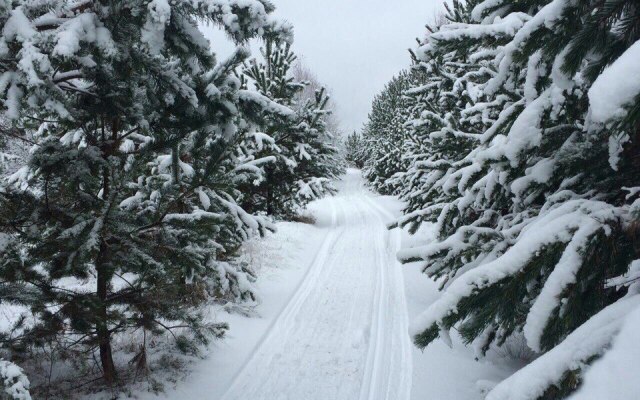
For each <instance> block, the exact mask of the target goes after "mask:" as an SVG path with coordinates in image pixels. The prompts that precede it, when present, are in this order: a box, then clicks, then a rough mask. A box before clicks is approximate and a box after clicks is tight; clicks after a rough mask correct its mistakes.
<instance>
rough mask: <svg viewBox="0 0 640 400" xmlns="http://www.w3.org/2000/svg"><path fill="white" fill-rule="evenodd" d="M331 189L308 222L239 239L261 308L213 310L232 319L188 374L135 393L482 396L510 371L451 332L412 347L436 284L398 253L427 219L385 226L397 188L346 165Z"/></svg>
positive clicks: (476, 399)
mask: <svg viewBox="0 0 640 400" xmlns="http://www.w3.org/2000/svg"><path fill="white" fill-rule="evenodd" d="M337 186H338V188H339V192H338V194H337V195H336V196H334V197H328V198H324V199H322V200H318V201H315V202H312V203H311V204H310V205H309V206H308V210H307V211H306V212H307V213H309V214H311V215H313V217H314V218H315V220H316V223H315V224H314V225H308V224H302V223H290V222H280V223H278V224H277V232H276V233H275V234H273V235H269V236H267V237H266V238H264V239H254V240H252V241H250V242H249V243H248V244H246V245H245V246H244V250H243V254H244V255H243V258H244V260H245V261H246V262H248V263H249V264H250V265H253V266H255V267H256V269H257V272H258V276H259V278H258V280H257V282H255V283H254V284H253V285H254V289H255V291H256V292H257V294H258V296H259V299H260V300H259V302H260V304H259V305H258V306H257V307H256V308H255V310H254V311H255V313H256V314H257V316H256V315H253V316H252V313H251V312H249V313H247V314H248V315H240V314H237V313H229V312H227V311H226V309H225V308H222V309H221V310H217V311H215V312H216V313H217V314H216V320H222V321H226V322H228V323H229V324H230V327H231V329H230V331H229V333H228V336H227V337H226V339H224V340H223V341H222V342H217V343H216V344H214V345H213V346H212V347H211V349H210V351H209V353H208V354H207V356H206V358H205V359H204V360H202V361H200V362H197V363H196V364H195V365H194V366H193V367H192V370H191V371H190V372H189V375H188V377H187V379H186V381H184V382H178V383H176V384H175V386H174V387H168V388H165V389H166V391H165V392H164V393H160V394H151V393H148V392H143V393H135V396H136V398H139V399H157V398H164V399H176V400H177V399H183V398H193V399H200V398H207V399H212V400H215V399H225V400H227V399H255V400H259V399H269V400H280V399H296V400H297V399H305V400H306V399H309V400H312V399H331V400H338V399H345V400H347V399H348V400H356V399H360V400H364V399H370V400H379V399H380V400H384V399H403V400H409V399H413V400H422V399H425V398H434V399H435V398H451V395H452V393H455V396H456V397H455V398H456V399H461V400H481V399H483V396H484V394H485V393H486V392H487V391H488V390H489V389H490V388H492V387H493V386H495V382H499V381H501V380H502V379H504V378H505V377H507V376H508V375H509V374H510V373H511V372H512V370H511V369H509V368H498V367H496V366H495V365H493V364H492V362H491V361H490V360H483V361H476V359H475V355H474V353H473V350H472V349H470V348H468V347H465V346H464V345H463V344H462V341H461V340H460V338H459V337H458V336H456V335H452V348H450V347H448V346H446V345H445V344H444V343H443V342H436V343H434V344H432V345H431V346H429V347H428V348H427V349H426V350H425V351H424V352H421V351H420V350H418V349H417V348H415V347H414V346H412V345H411V343H410V337H409V335H408V333H407V330H408V319H409V318H410V317H413V316H415V315H416V314H417V313H418V312H419V311H420V310H423V309H424V308H425V307H426V306H428V305H429V304H430V303H432V302H434V301H435V300H436V299H437V298H438V297H439V296H440V293H439V291H438V289H437V284H436V283H435V282H434V281H432V280H431V279H430V278H428V277H427V276H426V275H425V274H423V273H422V272H421V271H420V266H419V265H418V264H411V265H409V266H408V267H407V266H400V265H399V264H398V263H397V262H396V261H395V253H396V251H397V250H398V249H399V248H400V247H401V246H402V247H407V246H411V245H412V244H413V243H414V242H415V241H416V240H417V237H419V238H420V240H424V239H425V237H426V238H429V237H433V229H432V228H431V227H429V228H427V229H423V230H422V231H420V232H418V236H416V237H414V236H409V235H408V234H407V233H406V232H401V231H399V230H397V229H396V230H393V231H388V230H387V229H386V224H387V223H389V222H392V221H394V220H395V219H396V218H397V217H398V216H400V214H401V209H402V206H403V204H402V203H401V202H400V201H398V200H397V199H395V198H393V197H380V196H375V195H373V194H372V193H370V192H369V191H367V190H366V189H364V187H363V183H362V178H361V177H360V175H359V172H358V171H355V170H350V171H349V173H348V175H347V176H346V177H345V179H344V180H343V181H342V182H338V184H337Z"/></svg>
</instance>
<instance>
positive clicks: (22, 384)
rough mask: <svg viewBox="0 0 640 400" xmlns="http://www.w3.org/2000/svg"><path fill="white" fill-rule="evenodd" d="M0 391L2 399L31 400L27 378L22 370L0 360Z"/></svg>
mask: <svg viewBox="0 0 640 400" xmlns="http://www.w3.org/2000/svg"><path fill="white" fill-rule="evenodd" d="M0 391H1V392H0V398H2V399H10V400H31V394H30V393H29V378H27V376H26V375H25V374H24V372H23V371H22V368H20V367H18V366H17V365H15V364H14V363H12V362H9V361H5V360H2V359H0ZM2 392H4V393H2Z"/></svg>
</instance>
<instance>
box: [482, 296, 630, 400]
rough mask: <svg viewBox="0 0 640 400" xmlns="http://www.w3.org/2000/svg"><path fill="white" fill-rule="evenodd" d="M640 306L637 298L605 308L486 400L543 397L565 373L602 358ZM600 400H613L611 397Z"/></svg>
mask: <svg viewBox="0 0 640 400" xmlns="http://www.w3.org/2000/svg"><path fill="white" fill-rule="evenodd" d="M639 305H640V295H635V296H631V297H629V298H626V299H623V300H619V301H618V302H616V303H614V304H612V305H610V306H608V307H606V308H605V309H604V310H602V311H600V312H599V313H598V314H596V315H594V316H593V317H591V318H590V319H589V320H588V321H587V322H585V323H584V324H582V325H581V326H580V327H579V328H578V329H576V330H575V331H574V332H573V333H571V334H570V335H569V336H567V338H566V339H565V340H564V341H563V342H562V343H560V344H559V345H557V346H556V347H554V348H553V349H552V350H550V351H549V352H547V353H545V354H544V355H543V356H541V357H540V358H538V359H536V360H534V361H533V362H532V363H531V364H529V365H527V366H526V367H524V368H522V369H521V370H519V371H518V372H516V373H515V374H513V375H512V376H510V377H509V378H507V379H505V380H504V381H502V382H501V383H500V384H498V385H497V386H496V387H495V388H494V389H493V390H492V391H491V392H489V394H488V395H487V398H486V400H535V399H538V398H540V396H542V394H543V393H544V392H545V391H546V389H547V388H548V387H549V386H551V385H554V384H556V383H558V382H559V381H560V380H561V379H562V377H563V376H564V373H565V372H566V371H569V370H578V369H582V368H585V366H586V365H587V362H588V361H589V360H590V359H591V358H592V357H594V356H597V355H600V354H601V353H602V352H603V351H604V350H605V349H606V348H607V347H608V345H609V344H610V343H611V341H612V339H613V337H614V336H615V335H616V334H617V333H618V331H620V328H621V326H622V324H623V322H624V321H625V317H626V316H627V315H628V314H629V313H630V312H631V311H633V310H634V309H637V308H638V306H639ZM634 320H635V318H634ZM636 328H637V327H636ZM632 329H633V328H632ZM627 335H629V334H628V333H625V336H624V337H623V340H624V339H625V338H626V337H627ZM634 337H635V336H634ZM633 347H637V344H636V343H634V344H633V346H631V348H633ZM617 354H619V352H616V353H614V355H613V356H612V357H614V358H615V357H616V355H617ZM603 377H604V376H603ZM615 381H616V383H618V382H621V380H620V377H619V376H617V377H616V380H615ZM616 386H617V385H616ZM609 389H611V386H609ZM600 398H601V399H604V398H606V399H612V397H610V396H608V395H607V396H604V397H600ZM618 398H619V399H623V398H624V399H631V398H633V397H618Z"/></svg>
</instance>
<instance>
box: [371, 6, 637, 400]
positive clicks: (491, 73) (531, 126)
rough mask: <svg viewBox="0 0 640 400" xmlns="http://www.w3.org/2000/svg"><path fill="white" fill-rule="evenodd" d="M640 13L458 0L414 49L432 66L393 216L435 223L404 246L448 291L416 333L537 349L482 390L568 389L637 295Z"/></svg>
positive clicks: (524, 395)
mask: <svg viewBox="0 0 640 400" xmlns="http://www.w3.org/2000/svg"><path fill="white" fill-rule="evenodd" d="M639 13H640V9H639V8H638V6H637V4H635V3H634V2H631V1H613V0H611V1H593V2H571V1H565V0H552V1H524V2H509V1H501V0H497V1H495V0H487V1H484V2H479V1H470V2H467V3H459V2H454V3H453V6H451V7H449V11H448V15H447V18H448V20H449V21H450V22H449V23H448V24H446V25H444V26H442V27H439V28H437V29H433V32H432V33H431V34H429V35H428V37H427V38H426V39H425V40H424V41H422V42H421V45H420V47H419V48H418V50H417V51H415V52H414V60H415V65H414V68H417V69H421V70H423V71H424V72H425V74H426V79H427V82H426V84H422V85H419V86H415V87H413V88H412V89H410V90H408V92H407V93H408V94H409V95H410V96H413V97H415V106H414V107H413V109H412V110H411V112H410V117H409V119H408V121H407V123H406V124H405V126H406V127H407V128H408V129H407V131H408V132H407V136H408V140H406V141H405V143H407V144H408V147H407V149H409V153H408V154H407V155H406V157H407V158H408V159H409V160H410V161H409V162H410V165H409V167H408V170H407V173H406V174H404V176H403V177H402V179H403V182H405V185H406V189H405V190H404V191H403V192H402V197H403V199H405V200H406V201H407V203H408V207H407V209H406V210H405V211H406V213H407V214H406V215H405V216H404V217H403V218H402V219H401V220H400V221H399V222H398V225H400V226H409V227H410V230H411V231H412V232H415V231H417V229H418V228H419V227H420V225H421V224H423V223H425V222H430V223H434V224H435V228H436V231H437V240H436V241H434V242H432V243H429V244H426V245H424V246H420V247H416V248H412V249H407V250H403V251H402V252H401V254H400V258H401V259H402V260H403V261H405V262H409V261H422V262H424V271H425V272H426V273H427V274H429V275H430V276H433V277H434V278H440V282H441V283H442V288H443V291H444V293H443V295H442V297H441V298H439V299H438V300H437V301H436V302H435V303H434V304H432V305H431V306H430V307H429V308H428V309H427V310H425V312H424V313H423V314H422V315H421V316H420V317H419V318H418V319H417V320H416V322H415V323H414V325H413V328H412V332H413V334H414V338H415V341H416V344H417V345H418V346H420V347H424V346H427V345H428V344H429V343H430V342H432V341H433V340H435V339H436V338H437V337H441V338H443V339H445V340H446V339H447V338H448V335H449V331H450V330H451V329H455V330H457V331H458V332H459V333H460V334H461V336H462V337H463V339H465V340H466V341H467V342H468V343H473V344H474V346H475V348H476V349H477V350H478V354H479V355H482V354H484V353H486V352H487V351H488V350H489V349H491V348H492V347H496V346H502V345H503V344H504V343H505V342H506V341H507V340H510V339H512V338H514V337H516V338H520V337H522V338H523V340H525V342H526V344H527V345H528V346H529V348H530V349H531V350H533V351H535V352H536V353H538V354H539V357H538V358H537V359H536V360H535V361H533V362H532V363H531V364H529V365H528V366H526V367H524V368H523V369H522V370H521V371H519V372H518V373H516V374H514V375H513V376H512V377H510V378H508V379H507V380H505V381H504V382H502V383H500V384H499V385H498V386H496V388H495V389H493V390H492V391H491V392H490V393H489V394H488V395H487V399H491V400H498V399H504V400H506V399H514V398H518V399H558V398H564V397H567V396H568V395H569V394H570V393H571V392H573V391H574V390H575V389H576V387H577V386H578V385H579V384H580V382H581V380H582V377H583V374H584V371H585V369H587V368H588V366H589V364H590V363H591V362H592V361H593V360H594V359H596V358H598V357H599V356H600V355H602V354H603V353H604V352H605V351H606V349H607V348H608V346H609V345H610V343H611V340H612V338H613V337H614V336H615V334H616V333H617V332H618V330H619V329H620V326H621V325H622V322H623V321H624V319H625V317H626V315H627V314H628V313H629V312H631V311H632V310H634V309H635V308H637V307H638V305H639V304H640V296H639V289H640V287H638V285H637V283H636V281H637V277H638V274H637V261H634V260H635V259H637V258H638V254H637V243H636V239H635V238H636V237H637V226H638V225H637V218H638V213H637V209H638V199H637V196H638V193H640V191H638V189H637V187H638V178H637V173H636V171H637V152H638V147H637V143H636V142H637V138H638V135H637V132H638V127H639V126H640V120H639V118H640V114H639V113H638V104H640V103H639V100H640V97H638V96H639V95H640V89H638V85H636V82H637V80H638V78H637V76H638V75H637V73H636V71H637V70H638V69H637V67H635V65H637V59H638V55H639V51H640V50H638V49H640V45H639V44H638V43H639V42H638V39H640V34H639V33H638V32H639V31H638V29H637V26H638V24H639V23H640V14H639ZM632 60H635V61H632ZM634 73H635V75H634ZM621 77H624V78H621ZM628 80H631V81H633V82H634V83H633V84H629V83H628ZM624 82H626V83H624ZM367 151H371V149H370V148H367ZM381 176H384V175H382V174H381Z"/></svg>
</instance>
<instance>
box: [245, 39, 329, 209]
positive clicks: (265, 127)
mask: <svg viewBox="0 0 640 400" xmlns="http://www.w3.org/2000/svg"><path fill="white" fill-rule="evenodd" d="M262 56H263V59H262V60H252V62H251V63H250V64H249V65H247V67H246V69H245V71H244V75H245V77H247V78H248V81H247V84H252V85H254V86H255V87H256V89H257V90H258V91H259V92H260V93H261V94H262V95H263V96H265V97H267V98H269V99H271V100H272V101H275V102H278V103H280V104H283V105H285V106H287V107H289V108H291V109H293V110H294V111H295V113H294V114H293V115H290V116H286V117H282V116H277V115H274V116H265V118H264V123H263V124H262V125H261V127H260V128H261V130H262V132H264V133H266V134H267V135H268V136H269V137H271V138H273V140H274V142H273V143H272V144H271V146H270V148H265V149H264V150H263V153H262V154H263V155H265V156H266V155H272V156H274V157H275V158H276V161H275V162H274V163H271V164H269V165H267V166H265V170H266V174H265V179H264V180H263V181H261V182H257V183H256V184H253V185H247V186H246V187H244V188H243V189H244V191H245V192H247V193H248V194H247V195H246V199H245V201H244V202H243V205H245V207H246V208H247V209H248V210H251V211H254V212H255V211H262V212H265V213H267V214H268V215H274V216H277V217H284V218H291V217H293V216H295V215H296V213H297V212H298V211H299V209H300V208H301V207H302V206H304V205H305V204H306V203H307V202H309V201H311V200H314V199H316V198H319V197H322V196H323V195H325V194H328V193H332V192H333V190H334V189H333V187H332V185H331V179H332V178H334V177H335V176H336V175H337V174H338V173H339V172H340V166H341V163H340V162H338V160H337V155H338V152H337V148H336V146H335V144H334V140H333V138H332V133H331V132H329V131H328V130H327V116H328V114H329V113H330V112H331V111H330V109H329V108H328V104H329V96H328V95H327V92H326V90H325V89H324V88H319V89H318V90H317V91H316V92H315V94H314V97H313V98H312V99H308V98H305V96H303V95H302V92H303V91H304V89H305V87H306V86H307V85H308V84H309V83H308V82H305V81H297V80H296V79H295V77H294V76H293V74H292V68H293V67H294V65H295V63H296V60H297V57H296V55H295V54H294V53H293V51H292V50H291V46H290V44H289V43H286V42H282V41H278V40H267V42H266V43H265V46H264V47H263V49H262ZM274 149H275V152H274V151H273V150H274Z"/></svg>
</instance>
